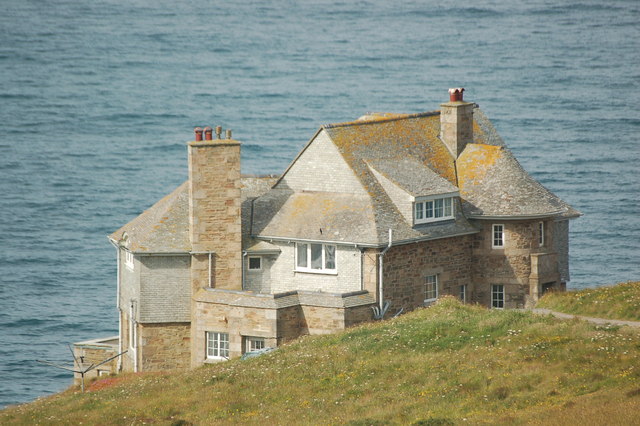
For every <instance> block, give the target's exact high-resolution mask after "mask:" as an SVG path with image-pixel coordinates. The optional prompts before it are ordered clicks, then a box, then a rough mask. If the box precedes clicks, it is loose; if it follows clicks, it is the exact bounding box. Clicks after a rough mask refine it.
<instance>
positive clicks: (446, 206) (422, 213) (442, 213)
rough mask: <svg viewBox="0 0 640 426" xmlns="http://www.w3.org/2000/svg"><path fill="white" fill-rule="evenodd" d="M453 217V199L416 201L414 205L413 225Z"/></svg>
mask: <svg viewBox="0 0 640 426" xmlns="http://www.w3.org/2000/svg"><path fill="white" fill-rule="evenodd" d="M453 215H454V208H453V197H446V198H435V199H432V200H424V201H416V202H415V204H414V221H415V223H427V222H437V221H439V220H447V219H453Z"/></svg>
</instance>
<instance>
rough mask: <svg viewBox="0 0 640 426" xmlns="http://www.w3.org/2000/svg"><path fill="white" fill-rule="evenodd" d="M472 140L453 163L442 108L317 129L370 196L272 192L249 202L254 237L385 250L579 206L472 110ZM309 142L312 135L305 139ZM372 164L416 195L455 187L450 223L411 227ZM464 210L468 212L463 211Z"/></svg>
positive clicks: (370, 117)
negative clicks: (542, 179)
mask: <svg viewBox="0 0 640 426" xmlns="http://www.w3.org/2000/svg"><path fill="white" fill-rule="evenodd" d="M473 130H474V142H475V143H473V144H469V145H468V146H467V148H466V149H465V151H464V152H463V153H462V154H461V156H460V158H458V159H457V161H454V157H453V155H452V154H451V152H450V151H449V150H448V148H447V147H446V145H445V144H444V143H443V142H442V141H441V140H440V138H439V133H440V112H439V111H434V112H426V113H420V114H391V113H389V114H384V113H374V114H368V115H365V116H363V117H361V118H359V119H358V120H356V121H352V122H348V123H339V124H328V125H324V126H322V128H321V129H320V131H324V132H326V133H327V135H328V136H329V137H330V139H331V140H332V142H333V143H334V144H335V146H336V147H337V148H338V151H339V152H340V154H341V155H342V157H343V158H344V160H345V161H346V163H347V164H348V166H349V167H350V168H351V170H352V171H353V172H354V174H355V175H356V177H357V178H358V180H359V182H360V183H361V184H362V186H363V188H364V189H365V191H366V193H367V194H368V195H367V196H361V197H360V196H354V195H352V194H344V193H334V192H293V191H291V190H289V191H287V190H283V189H272V190H271V191H270V192H269V193H267V194H265V195H263V196H261V197H260V198H258V199H257V200H256V201H255V203H254V224H253V225H254V227H253V234H254V236H257V237H259V238H274V237H277V238H291V239H303V240H314V241H327V242H329V241H331V242H350V243H357V244H362V245H374V246H381V245H384V244H386V243H387V240H388V229H393V231H394V234H393V239H394V242H400V241H411V240H419V239H434V238H443V237H447V236H455V235H463V234H469V233H475V232H478V230H477V229H476V228H475V227H473V226H472V225H471V224H470V223H469V222H468V221H467V217H473V218H476V219H481V218H487V219H489V218H494V217H500V218H505V219H517V218H529V217H551V216H563V217H575V216H578V215H579V212H577V211H576V210H574V209H572V208H571V207H570V206H569V205H568V204H566V203H565V202H563V201H562V200H560V199H559V198H558V197H556V196H555V195H554V194H552V193H551V192H550V191H548V190H547V189H546V188H544V187H543V186H542V185H541V184H540V183H538V182H537V181H535V180H534V179H533V178H532V177H531V176H529V174H528V173H527V172H526V171H525V170H524V169H523V168H522V167H521V166H520V164H519V163H518V162H517V160H516V159H515V158H514V157H513V155H512V154H511V152H510V151H509V150H508V149H507V148H506V146H505V144H504V142H503V141H502V139H501V138H500V136H499V135H498V134H497V132H496V131H495V129H494V128H493V126H492V125H491V122H490V121H489V120H488V119H487V117H486V116H485V115H484V114H483V113H482V112H481V111H480V110H479V108H477V106H476V108H475V109H474V123H473ZM310 143H313V140H312V141H311V142H310ZM372 168H373V169H375V170H376V171H377V172H378V173H380V174H382V175H383V176H385V177H386V178H387V179H389V180H390V181H392V182H393V183H394V184H396V185H397V186H398V187H400V188H402V189H403V190H404V191H405V192H407V193H408V194H411V195H413V196H415V197H417V196H427V195H433V194H438V193H442V194H444V193H451V192H456V191H458V189H459V190H460V194H461V197H462V200H461V203H457V208H456V217H455V220H451V221H444V222H434V223H427V224H422V225H416V226H413V224H411V223H408V222H407V220H406V219H405V218H404V216H403V215H402V214H401V213H400V212H399V210H398V208H397V206H396V205H395V204H394V203H393V202H392V201H391V199H390V198H389V196H388V195H387V193H386V192H385V190H384V188H383V187H382V185H381V184H380V182H379V181H378V180H377V179H376V177H375V175H374V173H373V172H372ZM463 213H464V214H463Z"/></svg>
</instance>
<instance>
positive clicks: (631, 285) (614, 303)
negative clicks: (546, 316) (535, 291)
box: [536, 281, 640, 321]
mask: <svg viewBox="0 0 640 426" xmlns="http://www.w3.org/2000/svg"><path fill="white" fill-rule="evenodd" d="M536 307H538V308H547V309H551V310H553V311H558V312H564V313H567V314H574V315H586V316H590V317H598V318H609V319H620V320H631V321H640V281H635V282H633V281H629V282H626V283H622V284H618V285H614V286H607V287H597V288H588V289H585V290H581V291H569V292H565V293H548V294H545V295H544V296H543V297H542V298H541V299H540V301H539V302H538V305H537V306H536Z"/></svg>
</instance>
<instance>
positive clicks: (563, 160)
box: [0, 0, 640, 407]
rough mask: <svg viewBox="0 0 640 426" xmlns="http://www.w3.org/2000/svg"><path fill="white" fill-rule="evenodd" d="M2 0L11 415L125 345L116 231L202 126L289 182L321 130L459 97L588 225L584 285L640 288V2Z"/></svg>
mask: <svg viewBox="0 0 640 426" xmlns="http://www.w3.org/2000/svg"><path fill="white" fill-rule="evenodd" d="M445 3H451V2H441V1H438V2H436V1H428V2H423V1H410V2H401V3H400V2H390V1H383V0H371V1H338V0H322V1H313V2H294V1H280V2H276V1H240V2H222V1H213V2H211V1H201V0H193V1H185V2H173V1H162V0H161V1H158V0H155V1H151V0H126V1H125V0H104V1H83V2H80V1H75V0H74V1H72V0H38V1H36V0H4V1H3V7H2V8H3V13H2V14H0V153H1V155H0V341H1V342H2V345H1V346H0V407H2V406H5V405H7V404H13V403H17V402H24V401H28V400H32V399H34V398H36V397H38V396H40V395H46V394H50V393H52V392H56V391H59V390H61V389H63V388H65V387H66V386H68V385H69V384H70V382H71V375H70V374H68V373H67V372H65V371H63V370H56V369H53V368H50V367H46V366H43V365H40V364H38V363H36V362H35V360H36V359H45V360H49V361H54V362H59V363H63V364H67V365H70V362H69V360H70V355H69V352H68V349H67V347H66V344H67V343H69V342H74V341H80V340H85V339H89V338H93V337H102V336H108V335H113V334H116V332H117V321H116V309H115V272H116V271H115V254H114V249H113V248H112V247H111V246H110V245H109V243H108V242H107V239H106V235H107V234H108V233H110V232H112V231H113V230H115V229H117V228H118V227H119V226H121V225H122V224H124V223H126V222H127V221H129V220H130V219H132V218H133V217H135V216H136V215H138V214H139V213H140V212H141V211H142V210H144V209H146V208H148V207H149V206H150V205H151V204H153V203H154V202H155V201H156V200H157V199H159V198H160V197H162V196H163V195H165V194H166V193H167V192H169V191H170V190H172V189H173V188H175V187H176V186H177V185H179V184H180V183H181V182H182V181H184V180H185V179H186V176H187V166H186V148H185V145H184V142H185V141H187V140H189V139H191V137H192V129H193V127H194V126H196V125H200V126H203V125H211V126H215V125H222V126H223V127H224V128H232V129H233V131H234V136H235V137H236V138H238V139H240V140H242V141H243V142H244V145H243V149H244V151H243V157H242V160H243V171H244V172H247V173H270V172H274V173H281V172H282V170H283V169H284V168H285V167H286V166H287V165H288V163H289V162H290V161H291V160H292V159H293V157H294V155H295V154H296V153H297V152H298V150H299V149H300V148H301V147H302V146H303V145H304V144H305V142H306V141H307V140H308V139H309V138H310V137H311V136H312V135H313V133H314V131H315V130H316V129H317V128H318V126H319V125H320V124H323V123H329V122H338V121H346V120H351V119H354V118H356V117H358V116H360V115H362V114H363V113H365V112H367V111H395V112H418V111H426V110H432V109H436V108H438V105H439V103H441V102H443V101H446V99H447V89H448V88H449V87H459V86H463V87H465V88H466V89H467V90H466V92H465V99H468V100H472V101H475V102H478V103H479V104H480V106H481V107H482V108H483V110H484V112H485V113H487V114H488V115H489V117H491V118H492V119H493V121H494V123H495V125H496V126H497V128H498V130H499V131H500V133H501V135H502V136H503V138H504V139H505V140H506V141H507V143H508V144H509V146H510V147H511V148H512V149H513V151H514V152H515V153H516V155H517V157H518V158H519V159H520V161H521V163H522V164H523V166H524V167H525V168H526V169H527V170H528V171H529V172H530V173H531V174H532V175H533V176H534V177H536V178H537V179H539V180H540V181H542V182H543V183H544V184H545V185H546V186H547V187H548V188H550V189H551V190H553V191H554V192H555V193H556V194H558V195H560V196H561V197H562V198H564V199H565V200H567V201H569V202H570V203H571V204H572V205H573V206H575V207H576V208H577V209H579V210H581V211H582V212H583V213H584V214H585V216H584V217H582V218H581V219H579V220H576V221H574V222H573V223H572V228H571V243H572V245H571V256H572V257H571V266H572V281H571V284H570V287H571V288H582V287H592V286H600V285H605V284H609V283H615V282H619V281H625V280H629V279H636V280H637V279H640V220H639V219H638V217H639V215H640V208H639V204H640V203H639V198H640V186H639V183H638V181H639V178H640V176H639V175H640V174H639V173H638V161H639V160H640V149H639V143H640V140H639V137H638V135H639V134H640V113H639V112H638V105H637V103H638V99H640V46H639V42H638V40H640V24H639V23H640V3H638V2H637V1H635V0H629V1H609V2H601V1H595V0H585V1H581V2H577V1H564V2H561V1H544V0H527V1H526V2H525V1H522V2H519V4H514V3H513V2H500V1H491V0H478V1H474V2H467V4H473V7H452V6H449V5H445Z"/></svg>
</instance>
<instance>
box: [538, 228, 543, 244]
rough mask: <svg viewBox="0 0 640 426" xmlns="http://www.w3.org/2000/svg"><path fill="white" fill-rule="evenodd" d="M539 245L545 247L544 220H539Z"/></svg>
mask: <svg viewBox="0 0 640 426" xmlns="http://www.w3.org/2000/svg"><path fill="white" fill-rule="evenodd" d="M538 246H540V247H544V222H538Z"/></svg>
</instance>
